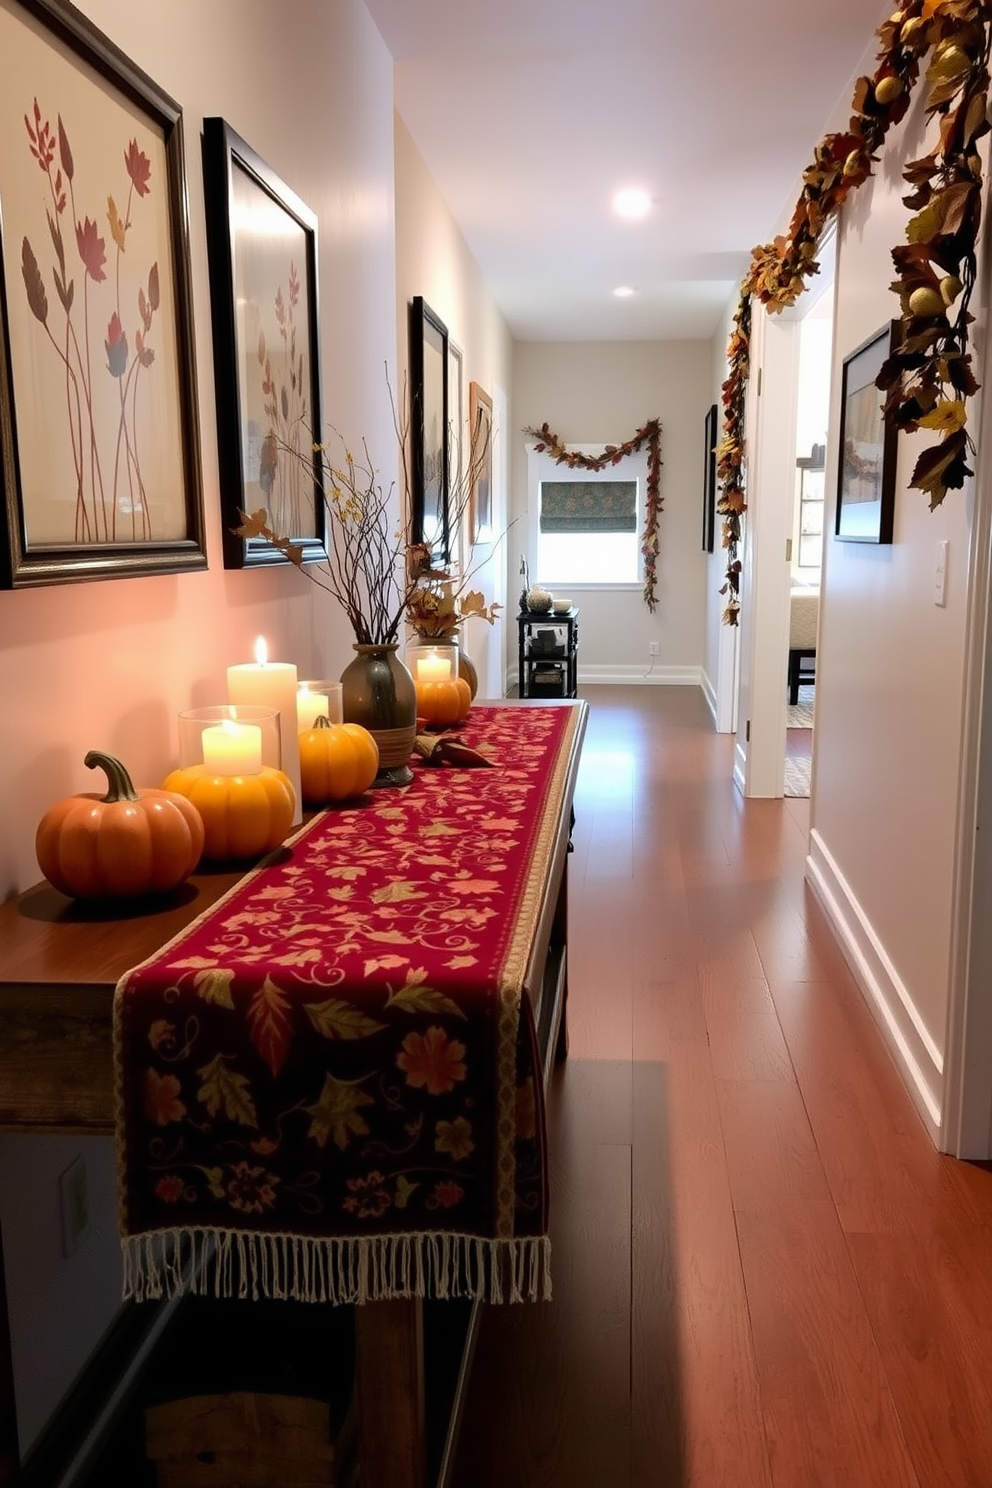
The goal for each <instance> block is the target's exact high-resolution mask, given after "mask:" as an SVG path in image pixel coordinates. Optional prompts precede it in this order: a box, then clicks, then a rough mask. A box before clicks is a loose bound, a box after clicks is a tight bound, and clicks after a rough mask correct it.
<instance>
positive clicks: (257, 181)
mask: <svg viewBox="0 0 992 1488" xmlns="http://www.w3.org/2000/svg"><path fill="white" fill-rule="evenodd" d="M202 144H203V190H204V205H205V209H206V228H207V254H208V260H209V267H210V304H211V324H212V329H213V343H214V385H215V396H216V402H217V433H218V456H219V462H220V463H219V476H220V498H221V517H222V521H223V542H224V566H225V568H254V567H258V566H264V565H268V564H272V563H285V562H287V561H288V560H287V559H286V556H285V554H284V553H283V552H282V551H281V550H280V549H279V548H277V547H275V546H274V545H273V544H272V543H271V542H270V541H269V540H268V539H267V538H265V537H261V536H242V535H240V534H239V533H238V532H237V531H236V530H235V529H237V528H238V527H239V526H241V525H243V515H242V514H244V515H251V514H254V513H255V512H258V511H260V510H263V509H264V511H265V513H266V525H267V526H268V527H269V529H270V530H271V531H273V532H275V533H277V534H278V535H279V537H280V538H288V539H289V540H290V541H291V542H292V543H293V544H294V545H295V546H296V547H297V548H299V549H300V550H301V553H302V561H303V562H304V563H315V562H319V561H320V560H321V559H324V558H326V557H327V525H326V520H327V519H326V512H325V510H324V502H323V497H322V495H321V486H320V463H319V453H316V452H315V451H314V448H313V446H314V444H315V442H319V441H320V439H321V437H322V435H321V432H320V431H321V427H322V425H321V419H322V412H321V389H320V341H319V313H318V293H317V261H318V260H317V218H316V215H315V213H313V212H312V211H311V210H310V208H309V207H308V206H306V204H305V203H304V202H303V201H301V199H300V198H299V197H298V196H297V195H296V193H295V192H294V191H293V190H292V189H291V188H290V187H289V186H287V185H286V183H285V181H283V180H281V179H280V178H279V176H277V175H276V173H275V171H273V170H271V169H270V167H269V166H268V165H266V163H265V161H264V160H262V159H261V157H260V156H259V155H258V154H256V152H255V151H254V150H253V149H252V148H251V147H250V145H248V144H247V143H246V142H245V140H243V139H242V138H241V136H240V135H239V134H238V133H236V131H235V130H234V129H232V127H231V125H230V124H228V123H227V121H226V120H224V119H222V118H219V117H210V118H206V119H204V121H203V141H202Z"/></svg>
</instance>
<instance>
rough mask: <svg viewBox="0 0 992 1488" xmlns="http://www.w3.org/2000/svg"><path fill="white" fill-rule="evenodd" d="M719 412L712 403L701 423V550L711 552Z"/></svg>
mask: <svg viewBox="0 0 992 1488" xmlns="http://www.w3.org/2000/svg"><path fill="white" fill-rule="evenodd" d="M718 418H719V413H718V410H717V406H716V404H715V403H714V404H713V405H712V406H711V408H710V410H709V412H708V413H707V415H706V419H705V422H704V424H703V552H704V553H712V551H713V545H714V540H715V536H716V442H717V431H718V422H717V420H718Z"/></svg>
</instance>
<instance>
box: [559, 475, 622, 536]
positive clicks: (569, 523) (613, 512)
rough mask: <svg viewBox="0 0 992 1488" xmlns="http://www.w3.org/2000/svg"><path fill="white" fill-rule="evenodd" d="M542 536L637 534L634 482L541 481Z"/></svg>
mask: <svg viewBox="0 0 992 1488" xmlns="http://www.w3.org/2000/svg"><path fill="white" fill-rule="evenodd" d="M541 531H542V532H636V531H637V482H636V481H542V482H541Z"/></svg>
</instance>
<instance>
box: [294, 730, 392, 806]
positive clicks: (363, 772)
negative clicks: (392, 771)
mask: <svg viewBox="0 0 992 1488" xmlns="http://www.w3.org/2000/svg"><path fill="white" fill-rule="evenodd" d="M378 773H379V746H378V745H377V744H376V742H375V739H373V737H372V735H371V734H370V733H369V731H368V729H366V728H362V726H361V724H360V723H330V722H329V721H328V719H327V718H317V719H315V720H314V726H313V728H312V729H307V730H306V731H305V732H304V733H302V734H301V735H300V784H301V786H302V788H303V799H304V801H307V802H309V803H310V804H311V805H313V806H323V805H324V804H325V803H326V802H327V801H347V800H348V799H349V797H350V796H360V795H361V793H362V791H364V790H368V788H369V786H370V785H371V784H372V782H373V780H374V779H375V777H376V776H377V775H378Z"/></svg>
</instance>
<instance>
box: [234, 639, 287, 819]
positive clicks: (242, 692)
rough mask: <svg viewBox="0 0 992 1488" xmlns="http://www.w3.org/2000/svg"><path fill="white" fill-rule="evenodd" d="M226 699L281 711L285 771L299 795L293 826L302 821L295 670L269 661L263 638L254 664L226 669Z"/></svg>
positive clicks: (283, 663) (257, 648) (285, 663)
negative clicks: (261, 705)
mask: <svg viewBox="0 0 992 1488" xmlns="http://www.w3.org/2000/svg"><path fill="white" fill-rule="evenodd" d="M227 696H228V701H229V702H232V703H262V704H264V705H265V706H266V707H269V708H278V710H279V737H280V741H281V744H282V769H283V773H284V774H286V775H288V776H289V778H290V781H291V782H292V786H293V790H294V791H295V792H296V810H295V812H294V814H293V825H294V826H298V825H299V823H300V822H301V821H302V820H303V806H302V791H301V788H300V746H299V739H298V735H297V729H296V668H295V666H291V665H290V664H289V663H288V662H283V661H269V659H268V647H267V646H266V644H265V640H264V638H263V637H262V636H259V638H258V640H257V641H256V642H255V661H254V663H251V662H245V663H242V664H239V665H237V666H229V667H228V669H227Z"/></svg>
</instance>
